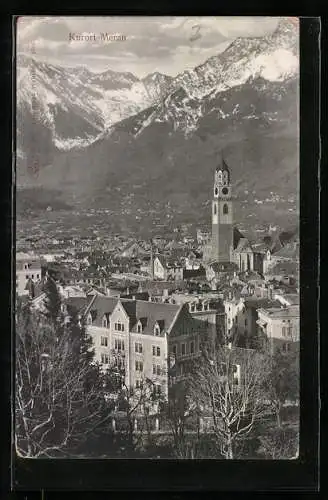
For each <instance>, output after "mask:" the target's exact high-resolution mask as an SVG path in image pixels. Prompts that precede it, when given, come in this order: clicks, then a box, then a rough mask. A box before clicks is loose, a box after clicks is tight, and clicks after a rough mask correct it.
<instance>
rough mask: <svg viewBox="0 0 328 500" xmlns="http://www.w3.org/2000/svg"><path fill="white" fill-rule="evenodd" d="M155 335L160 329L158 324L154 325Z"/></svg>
mask: <svg viewBox="0 0 328 500" xmlns="http://www.w3.org/2000/svg"><path fill="white" fill-rule="evenodd" d="M154 331H155V335H159V334H160V329H159V326H158V325H155V329H154Z"/></svg>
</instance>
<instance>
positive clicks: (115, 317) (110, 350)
mask: <svg viewBox="0 0 328 500" xmlns="http://www.w3.org/2000/svg"><path fill="white" fill-rule="evenodd" d="M66 303H67V306H68V309H69V307H75V309H76V310H80V311H82V310H83V316H84V317H85V320H86V325H87V332H88V333H89V334H90V336H91V337H92V340H93V345H94V349H95V359H96V361H98V362H99V363H100V364H101V366H102V368H103V369H107V368H109V367H115V366H118V367H120V368H122V369H123V370H124V373H125V385H126V386H127V387H129V388H139V387H140V385H141V384H142V383H143V382H144V381H145V380H148V381H151V382H152V384H153V387H154V391H156V392H157V393H161V394H163V396H165V397H166V396H167V394H168V387H169V383H170V367H171V366H172V365H175V366H176V368H177V367H178V371H179V373H180V372H183V368H181V365H183V364H184V363H185V362H186V361H188V360H190V359H191V358H194V357H195V356H197V355H198V354H199V353H200V347H201V342H202V339H203V338H204V336H205V335H207V334H208V333H209V334H210V335H212V333H213V328H212V325H211V324H209V323H208V322H205V321H201V320H199V319H198V318H195V317H193V315H192V314H191V313H190V310H189V307H188V305H187V304H181V305H176V304H167V303H158V302H152V301H144V300H132V299H123V298H118V297H102V296H100V295H95V296H94V297H92V298H91V299H90V298H83V297H80V298H78V297H72V298H71V299H67V301H66ZM175 371H176V370H175Z"/></svg>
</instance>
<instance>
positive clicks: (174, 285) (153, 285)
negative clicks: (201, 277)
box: [139, 280, 187, 294]
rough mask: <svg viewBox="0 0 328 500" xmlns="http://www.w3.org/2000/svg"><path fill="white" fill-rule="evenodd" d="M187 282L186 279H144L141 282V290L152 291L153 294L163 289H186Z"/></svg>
mask: <svg viewBox="0 0 328 500" xmlns="http://www.w3.org/2000/svg"><path fill="white" fill-rule="evenodd" d="M186 288H187V283H186V282H185V281H156V280H149V281H142V282H140V284H139V291H140V292H141V291H142V292H145V291H148V292H151V293H152V294H155V293H160V292H162V291H163V290H178V289H186Z"/></svg>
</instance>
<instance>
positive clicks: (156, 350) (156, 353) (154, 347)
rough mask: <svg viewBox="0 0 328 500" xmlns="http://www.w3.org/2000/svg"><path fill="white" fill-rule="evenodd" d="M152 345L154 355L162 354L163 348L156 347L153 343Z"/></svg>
mask: <svg viewBox="0 0 328 500" xmlns="http://www.w3.org/2000/svg"><path fill="white" fill-rule="evenodd" d="M152 347H153V356H160V355H161V348H160V347H156V346H155V345H153V346H152Z"/></svg>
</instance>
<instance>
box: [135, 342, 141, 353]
mask: <svg viewBox="0 0 328 500" xmlns="http://www.w3.org/2000/svg"><path fill="white" fill-rule="evenodd" d="M135 352H137V353H139V354H142V344H140V342H136V343H135Z"/></svg>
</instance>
